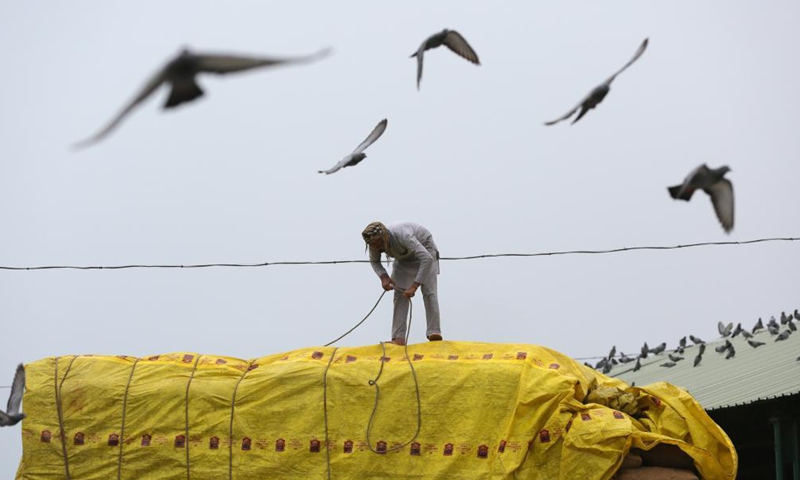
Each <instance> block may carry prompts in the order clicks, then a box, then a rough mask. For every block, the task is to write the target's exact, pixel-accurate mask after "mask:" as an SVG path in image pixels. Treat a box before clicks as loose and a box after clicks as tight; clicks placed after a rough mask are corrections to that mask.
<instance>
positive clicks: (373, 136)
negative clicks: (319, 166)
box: [319, 118, 388, 175]
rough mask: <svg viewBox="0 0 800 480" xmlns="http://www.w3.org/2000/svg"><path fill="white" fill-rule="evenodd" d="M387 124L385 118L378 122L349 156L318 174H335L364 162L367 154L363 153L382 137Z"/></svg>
mask: <svg viewBox="0 0 800 480" xmlns="http://www.w3.org/2000/svg"><path fill="white" fill-rule="evenodd" d="M387 123H388V122H387V120H386V119H385V118H384V119H383V120H381V121H380V122H378V124H377V125H375V128H373V129H372V132H371V133H370V134H369V135H368V136H367V138H366V139H364V141H363V142H361V143H360V144H359V145H358V146H357V147H356V149H355V150H353V153H351V154H349V155H347V156H346V157H344V158H343V159H341V160H340V161H339V163H337V164H336V165H334V166H333V167H331V168H329V169H328V170H319V173H324V174H326V175H330V174H331V173H334V172H337V171H338V170H339V169H341V168H344V167H352V166H354V165H357V164H358V162H360V161H361V160H364V159H365V158H367V154H366V153H364V150H366V149H367V147H369V146H370V145H372V144H373V143H375V140H377V139H379V138H381V135H383V132H385V131H386V125H387Z"/></svg>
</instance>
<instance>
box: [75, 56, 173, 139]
mask: <svg viewBox="0 0 800 480" xmlns="http://www.w3.org/2000/svg"><path fill="white" fill-rule="evenodd" d="M166 77H167V75H166V67H164V68H162V69H161V70H159V71H158V72H157V73H156V74H155V75H153V76H152V77H151V78H150V80H148V81H147V83H146V84H145V85H144V87H143V88H142V89H141V90H140V91H139V93H138V94H137V95H136V97H135V98H134V99H133V100H131V101H130V102H129V103H128V104H127V105H126V106H125V108H123V109H122V111H121V112H119V113H118V114H117V116H116V117H114V119H113V120H111V121H110V122H109V123H108V124H107V125H106V126H105V127H103V129H102V130H100V131H99V132H97V133H96V134H94V135H93V136H91V137H89V138H87V139H85V140H81V141H80V142H78V143H75V144H74V145H73V146H72V147H73V148H75V149H80V148H84V147H88V146H89V145H91V144H93V143H95V142H97V141H99V140H102V139H103V138H104V137H105V136H106V135H108V134H109V133H111V131H112V130H114V129H115V128H116V127H117V126H118V125H119V124H120V122H122V120H123V119H124V118H125V116H126V115H128V114H129V113H130V112H131V110H133V109H134V108H136V106H137V105H139V104H140V103H142V102H143V101H144V100H145V99H147V97H149V96H150V95H151V94H152V93H153V92H154V91H155V90H156V89H157V88H158V87H159V86H161V84H162V83H164V81H165V80H166Z"/></svg>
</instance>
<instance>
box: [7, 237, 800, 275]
mask: <svg viewBox="0 0 800 480" xmlns="http://www.w3.org/2000/svg"><path fill="white" fill-rule="evenodd" d="M798 240H800V238H797V237H772V238H758V239H755V240H744V241H741V242H733V241H727V242H699V243H687V244H685V245H651V246H638V247H619V248H611V249H606V250H562V251H553V252H535V253H487V254H481V255H469V256H465V257H441V258H440V259H439V260H446V261H460V260H478V259H482V258H501V257H552V256H557V255H601V254H608V253H621V252H632V251H636V250H679V249H685V248H695V247H706V246H723V245H750V244H754V243H765V242H796V241H798ZM343 263H369V260H322V261H279V262H261V263H198V264H188V265H179V264H131V265H40V266H32V267H13V266H8V265H0V270H13V271H17V270H129V269H139V268H170V269H181V268H185V269H190V268H223V267H227V268H238V267H243V268H254V267H271V266H281V265H288V266H294V265H337V264H343Z"/></svg>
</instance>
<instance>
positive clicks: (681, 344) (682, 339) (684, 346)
mask: <svg viewBox="0 0 800 480" xmlns="http://www.w3.org/2000/svg"><path fill="white" fill-rule="evenodd" d="M678 345H680V346H681V347H683V348H686V336H685V335H684V337H683V338H681V339H680V340H678Z"/></svg>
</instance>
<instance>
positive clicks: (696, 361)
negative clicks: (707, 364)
mask: <svg viewBox="0 0 800 480" xmlns="http://www.w3.org/2000/svg"><path fill="white" fill-rule="evenodd" d="M702 361H703V354H702V353H699V354H697V356H696V357H694V366H693V367H692V368H694V367H696V366H698V365H700V362H702Z"/></svg>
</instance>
